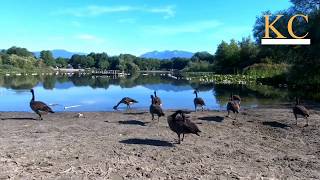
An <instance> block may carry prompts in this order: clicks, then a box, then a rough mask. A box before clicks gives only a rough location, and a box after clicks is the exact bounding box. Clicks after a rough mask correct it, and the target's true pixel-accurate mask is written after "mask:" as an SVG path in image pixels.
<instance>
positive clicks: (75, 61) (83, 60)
mask: <svg viewBox="0 0 320 180" xmlns="http://www.w3.org/2000/svg"><path fill="white" fill-rule="evenodd" d="M70 64H71V65H72V67H73V68H91V67H93V66H94V64H95V62H94V59H93V58H92V57H91V56H86V55H78V54H74V55H72V57H71V59H70Z"/></svg>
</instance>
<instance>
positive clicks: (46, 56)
mask: <svg viewBox="0 0 320 180" xmlns="http://www.w3.org/2000/svg"><path fill="white" fill-rule="evenodd" d="M40 58H41V59H43V61H44V63H45V64H46V65H47V66H51V67H53V66H55V65H56V62H55V60H54V57H53V55H52V52H51V51H41V52H40Z"/></svg>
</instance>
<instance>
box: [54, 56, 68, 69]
mask: <svg viewBox="0 0 320 180" xmlns="http://www.w3.org/2000/svg"><path fill="white" fill-rule="evenodd" d="M56 65H57V66H58V67H59V68H66V67H67V66H68V59H67V58H62V57H58V58H57V59H56Z"/></svg>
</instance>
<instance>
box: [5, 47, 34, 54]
mask: <svg viewBox="0 0 320 180" xmlns="http://www.w3.org/2000/svg"><path fill="white" fill-rule="evenodd" d="M6 53H7V54H15V55H18V56H24V57H28V56H33V53H32V52H29V51H28V50H27V49H26V48H20V47H16V46H13V47H11V48H9V49H8V50H7V51H6Z"/></svg>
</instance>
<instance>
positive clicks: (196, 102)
mask: <svg viewBox="0 0 320 180" xmlns="http://www.w3.org/2000/svg"><path fill="white" fill-rule="evenodd" d="M193 93H194V94H196V97H195V98H194V100H193V103H194V109H195V111H197V107H198V106H201V109H202V111H203V106H205V105H206V104H205V103H204V100H203V99H202V98H201V97H198V90H195V91H193Z"/></svg>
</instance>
